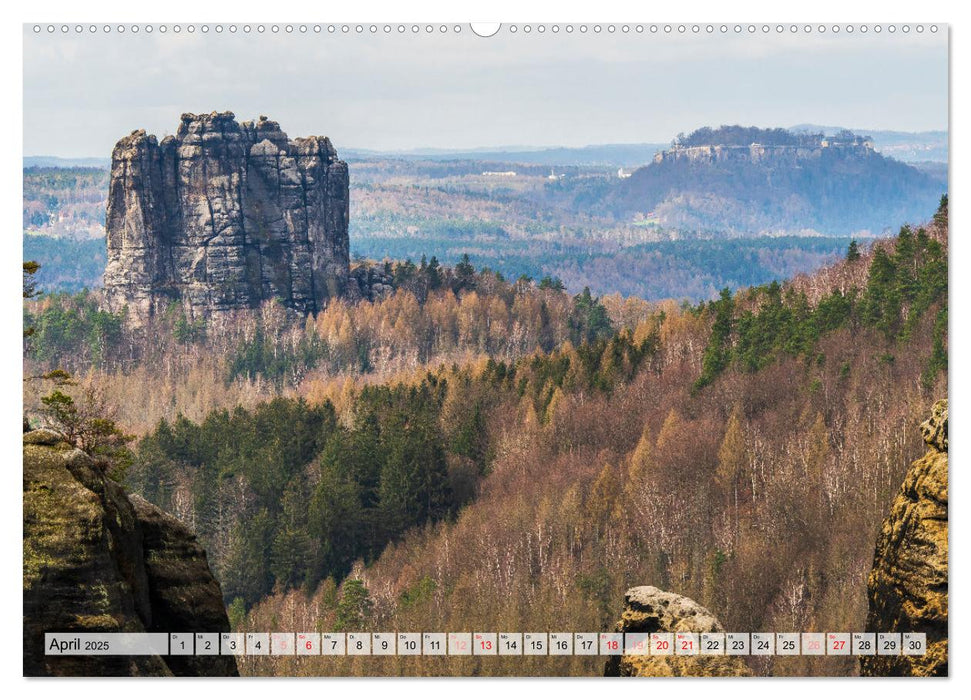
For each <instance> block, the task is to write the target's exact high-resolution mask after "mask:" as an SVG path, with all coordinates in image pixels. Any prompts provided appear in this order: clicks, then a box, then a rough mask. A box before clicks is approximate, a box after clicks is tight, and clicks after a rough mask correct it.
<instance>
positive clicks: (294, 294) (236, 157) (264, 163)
mask: <svg viewBox="0 0 971 700" xmlns="http://www.w3.org/2000/svg"><path fill="white" fill-rule="evenodd" d="M348 201H349V200H348V173H347V164H346V163H344V162H343V161H341V160H339V159H338V157H337V151H336V150H335V149H334V147H333V146H332V145H331V142H330V140H329V139H327V138H326V137H322V136H310V137H307V138H298V139H294V140H290V139H289V138H288V137H287V135H286V134H285V133H284V132H283V131H282V130H281V129H280V125H279V124H277V123H276V122H274V121H270V120H268V119H267V118H266V117H260V118H259V120H258V121H256V122H249V121H244V122H242V123H238V122H237V121H236V119H235V116H234V115H233V113H232V112H222V113H217V112H213V113H211V114H183V115H182V121H181V123H180V124H179V127H178V130H177V131H176V133H175V135H174V136H167V137H165V138H164V139H162V141H161V142H159V141H158V140H157V139H156V138H155V136H153V135H149V134H146V133H145V131H144V130H139V131H134V132H132V133H131V134H130V135H129V136H126V137H125V138H123V139H121V140H120V141H119V142H118V144H117V145H116V146H115V148H114V151H113V153H112V158H111V180H110V184H109V191H108V207H107V215H106V220H105V226H106V229H107V242H108V263H107V266H106V268H105V274H104V285H105V299H106V301H107V303H108V306H109V308H111V309H112V310H116V311H117V310H120V309H121V308H122V307H124V306H128V308H129V311H130V314H131V316H132V318H133V319H135V320H139V319H145V318H146V317H148V316H150V315H151V314H152V313H154V312H157V311H160V310H164V309H165V308H166V307H167V306H168V305H169V304H170V303H171V302H173V301H177V302H181V303H182V305H183V306H184V307H185V309H186V311H187V313H189V315H190V316H193V317H194V316H196V315H199V314H211V313H212V312H218V311H223V310H229V309H237V308H249V307H254V306H258V305H259V304H260V302H262V301H263V300H266V299H279V300H280V301H281V302H282V303H283V304H284V305H285V306H287V307H289V308H292V309H294V310H296V311H298V312H303V313H306V312H316V311H319V310H320V309H322V308H323V307H324V306H326V304H327V301H328V299H331V298H333V297H336V296H340V295H343V294H345V293H346V291H347V286H348V267H349V266H348V233H347V227H348Z"/></svg>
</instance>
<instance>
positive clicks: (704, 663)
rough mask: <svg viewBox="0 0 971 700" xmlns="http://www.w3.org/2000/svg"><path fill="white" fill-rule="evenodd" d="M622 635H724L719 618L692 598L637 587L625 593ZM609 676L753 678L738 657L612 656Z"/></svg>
mask: <svg viewBox="0 0 971 700" xmlns="http://www.w3.org/2000/svg"><path fill="white" fill-rule="evenodd" d="M615 629H616V631H618V632H697V633H702V632H724V631H725V628H724V627H722V625H721V623H720V622H719V621H718V618H716V617H715V615H714V614H713V613H712V612H711V611H709V610H708V609H707V608H705V607H704V606H702V605H700V604H699V603H696V602H695V601H693V600H692V599H691V598H686V597H684V596H681V595H678V594H677V593H670V592H668V591H662V590H661V589H659V588H655V587H654V586H637V587H635V588H631V589H629V590H628V591H627V593H625V594H624V610H623V612H622V613H621V617H620V620H619V621H618V622H617V625H616V627H615ZM604 675H606V676H750V675H752V672H751V670H750V669H749V667H748V666H747V665H746V664H745V662H744V661H742V659H741V658H739V657H737V656H647V655H644V656H640V655H624V656H612V657H610V658H609V659H608V661H607V664H606V667H605V669H604Z"/></svg>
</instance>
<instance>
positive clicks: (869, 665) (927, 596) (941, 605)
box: [860, 401, 948, 676]
mask: <svg viewBox="0 0 971 700" xmlns="http://www.w3.org/2000/svg"><path fill="white" fill-rule="evenodd" d="M920 429H921V435H922V436H923V438H924V442H925V443H926V445H927V452H926V453H925V454H924V456H923V457H921V458H920V459H918V460H916V461H915V462H913V463H912V464H911V465H910V470H909V471H908V472H907V475H906V477H905V478H904V482H903V485H902V486H901V487H900V491H899V492H898V493H897V496H896V497H895V498H894V501H893V504H892V505H891V507H890V514H889V515H888V516H887V518H886V519H885V520H884V521H883V527H882V529H881V531H880V536H879V538H878V540H877V546H876V551H875V553H874V557H873V569H872V570H871V572H870V575H869V577H868V579H867V593H868V598H869V609H868V613H867V622H866V629H867V630H868V631H871V632H924V633H925V634H926V635H927V652H926V653H925V654H924V655H921V656H909V655H903V656H863V657H860V673H861V674H862V675H865V676H946V675H947V645H948V642H947V639H948V633H947V608H948V593H947V589H948V528H947V521H948V515H947V481H948V479H947V469H948V460H947V447H948V442H947V401H938V402H937V403H936V404H935V405H934V408H933V410H932V412H931V417H930V418H929V419H928V420H926V421H924V422H923V423H922V424H921V426H920Z"/></svg>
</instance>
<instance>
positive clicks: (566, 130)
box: [23, 25, 948, 158]
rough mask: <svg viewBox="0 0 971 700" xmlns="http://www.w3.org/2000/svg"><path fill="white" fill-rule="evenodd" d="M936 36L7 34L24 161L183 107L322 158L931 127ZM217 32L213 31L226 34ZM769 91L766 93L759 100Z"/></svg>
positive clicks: (112, 137) (941, 117) (73, 153)
mask: <svg viewBox="0 0 971 700" xmlns="http://www.w3.org/2000/svg"><path fill="white" fill-rule="evenodd" d="M939 26H940V29H939V31H937V32H936V33H932V32H930V31H924V32H922V33H920V34H918V33H917V32H915V31H912V32H910V33H909V34H903V33H896V34H889V33H888V32H886V31H884V32H882V33H881V34H876V33H874V32H872V31H871V32H868V33H867V34H862V33H860V32H854V33H853V34H847V33H846V32H845V31H843V32H840V33H839V34H833V33H832V31H829V32H827V33H825V34H820V33H818V32H816V31H813V32H811V33H808V34H804V33H802V32H798V33H796V34H790V33H789V32H788V31H786V32H783V33H781V34H776V33H775V31H774V30H773V31H770V32H769V33H767V34H762V33H761V32H758V33H756V34H752V35H749V34H748V33H747V32H744V31H743V32H742V33H740V34H734V33H733V32H731V31H729V32H728V33H727V34H720V33H719V32H718V31H717V30H716V31H715V33H713V34H706V33H705V32H704V30H702V31H701V33H699V34H692V33H691V32H690V31H689V32H688V33H685V34H679V33H676V32H673V33H671V34H665V33H663V32H659V33H657V34H650V33H649V32H648V31H645V32H644V33H642V34H637V33H635V32H634V31H631V32H630V33H628V34H623V33H621V32H620V30H619V29H618V30H617V31H616V32H615V33H610V34H608V33H607V32H602V33H600V34H593V33H591V32H587V33H586V34H579V33H578V32H574V33H572V34H567V33H565V31H560V32H559V33H557V34H552V33H551V32H549V31H547V32H545V33H544V34H539V33H538V32H536V31H534V32H532V33H530V34H525V33H524V32H522V31H520V32H518V33H515V34H513V33H511V32H509V31H505V30H504V31H501V32H500V33H499V34H498V35H497V36H494V37H492V38H489V39H483V38H480V37H476V36H474V35H472V34H471V32H470V31H469V30H468V27H467V26H464V27H463V31H462V32H461V33H459V34H455V33H454V32H452V31H449V32H447V33H444V34H443V33H439V32H438V31H437V30H436V31H435V32H434V33H432V34H426V33H424V32H421V33H419V34H414V35H413V34H412V33H411V32H410V31H406V32H404V33H402V34H398V33H397V32H396V31H395V30H392V31H391V32H390V33H388V34H385V33H383V31H381V30H380V29H379V30H378V32H377V33H376V34H370V33H367V32H366V33H365V34H362V35H357V34H355V33H354V32H353V31H352V32H351V33H350V34H347V35H344V34H341V33H340V32H339V31H338V32H336V33H335V34H329V33H328V32H327V31H326V28H325V29H324V30H323V31H322V32H321V33H319V34H316V33H314V32H313V31H312V30H309V31H307V32H306V33H303V34H301V33H300V32H299V31H295V32H294V33H293V34H285V33H282V32H281V33H278V34H273V33H270V32H267V33H265V34H257V33H256V32H252V33H250V34H244V33H243V32H242V31H237V32H236V33H230V32H229V31H228V29H227V30H224V31H223V32H221V33H218V34H217V33H215V32H214V31H209V32H208V33H207V34H202V33H201V32H200V31H196V32H195V33H192V34H189V33H187V32H185V31H183V32H182V33H179V34H175V33H174V32H172V31H168V32H167V33H165V34H161V33H160V32H158V31H157V30H156V31H154V32H152V33H151V34H149V33H147V32H145V31H141V32H139V33H137V34H134V33H132V32H130V31H129V32H125V33H124V34H119V33H118V32H117V31H113V32H111V33H109V34H105V33H103V32H101V31H99V32H96V33H88V32H87V31H86V30H85V32H83V33H81V34H75V33H74V32H73V31H70V32H68V33H63V34H62V33H61V32H55V33H52V34H49V33H47V32H41V33H38V34H35V33H34V32H33V31H32V26H30V25H27V26H25V27H24V76H23V78H24V88H23V89H24V113H23V116H24V142H23V150H24V153H28V154H39V155H57V156H60V157H67V158H77V157H99V156H108V155H110V153H111V149H112V147H113V146H114V145H115V143H116V142H117V141H118V140H119V139H120V138H121V137H123V136H125V135H126V134H128V133H130V132H131V131H133V130H135V129H145V130H146V131H148V132H149V133H154V134H156V135H157V136H158V137H160V138H161V137H163V136H164V135H165V134H168V133H172V132H173V131H174V130H175V129H176V128H177V126H178V124H179V117H180V115H181V114H182V113H183V112H197V113H198V112H202V113H207V112H211V111H214V110H218V111H226V110H228V111H232V112H234V113H235V114H236V115H237V117H238V118H239V119H240V120H244V119H253V118H256V117H257V116H259V115H261V114H265V115H267V116H268V117H270V118H271V119H274V120H276V121H278V122H279V123H280V125H281V127H282V128H283V129H284V131H286V132H287V133H288V134H289V135H290V136H291V137H295V136H306V135H310V134H324V135H327V136H329V137H330V138H331V140H332V141H333V143H334V144H335V145H336V146H337V148H338V149H341V148H351V149H355V148H356V149H369V150H377V151H403V150H411V149H416V148H440V149H458V150H468V149H472V148H503V147H508V144H531V148H547V147H556V146H560V147H569V148H573V147H580V146H583V145H590V144H608V143H618V144H633V143H665V142H669V141H670V140H671V139H672V138H673V137H674V136H675V135H676V134H678V133H679V132H689V131H691V130H693V129H695V128H697V127H700V126H706V125H710V126H716V125H720V124H756V125H761V126H774V125H778V126H784V125H787V124H788V125H791V124H802V123H807V122H811V123H818V124H846V125H860V124H862V125H866V126H867V128H869V129H873V130H890V129H892V130H897V131H940V130H946V129H947V128H948V124H947V121H948V36H947V35H948V28H947V26H946V25H939ZM227 27H228V25H227ZM766 97H769V98H770V99H766Z"/></svg>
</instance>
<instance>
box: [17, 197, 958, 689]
mask: <svg viewBox="0 0 971 700" xmlns="http://www.w3.org/2000/svg"><path fill="white" fill-rule="evenodd" d="M412 267H413V268H414V269H406V268H402V269H401V270H397V269H392V271H393V272H394V273H395V277H396V281H397V290H396V291H395V293H394V294H393V295H392V296H390V297H388V298H387V299H384V300H381V301H377V302H374V303H360V304H346V303H343V302H335V303H334V304H332V305H331V306H330V307H329V308H328V309H326V310H325V311H323V312H322V313H320V314H319V315H318V316H317V317H316V318H314V317H310V318H307V319H294V318H292V317H290V316H288V315H287V313H286V312H284V311H283V310H282V309H281V308H280V307H278V306H275V305H267V306H265V307H264V308H262V309H261V310H259V311H258V312H251V313H245V314H244V313H239V314H237V315H236V316H235V317H232V318H227V319H224V320H223V321H222V322H220V323H218V324H217V323H205V322H202V321H199V320H192V319H187V318H185V317H184V316H183V315H182V314H181V312H180V311H179V310H178V309H176V308H173V309H171V310H170V312H169V313H168V314H165V315H164V316H163V317H162V318H159V319H157V321H156V322H155V325H153V326H152V327H151V328H149V329H147V330H141V331H136V330H132V329H130V328H129V327H128V326H127V325H126V324H125V323H124V319H123V318H120V317H117V316H114V315H111V314H106V313H105V312H102V311H99V310H98V304H97V301H98V300H97V297H96V295H94V294H92V293H86V294H79V295H55V296H45V297H42V298H39V299H35V300H29V301H28V302H26V303H25V314H26V317H25V321H26V322H28V323H29V324H30V325H31V326H32V327H34V328H35V332H34V334H33V336H32V337H31V338H28V339H27V340H26V341H25V342H26V343H27V347H26V350H25V357H26V360H25V362H26V365H27V374H28V375H30V376H40V375H42V374H43V373H44V372H46V371H49V370H50V369H53V368H55V367H60V368H63V369H66V370H68V371H70V372H72V373H73V374H74V375H75V376H76V377H77V378H79V380H80V382H81V385H82V386H84V387H92V388H94V389H96V391H97V392H98V396H99V400H100V401H101V402H102V403H103V405H106V406H110V407H113V408H114V410H115V418H116V419H117V420H118V421H119V424H121V425H122V426H123V427H124V428H125V429H126V430H128V431H131V432H133V433H137V434H138V435H140V436H141V439H140V440H139V441H138V442H137V443H136V444H135V445H134V447H133V459H132V463H131V465H130V467H129V468H128V471H127V475H126V477H125V478H126V480H127V484H128V486H129V487H130V488H131V489H132V490H133V491H135V492H138V493H141V494H142V495H144V496H145V497H146V498H148V499H149V500H150V501H153V502H154V503H157V504H158V505H160V506H161V507H163V508H165V509H166V510H169V511H171V512H173V513H175V514H176V515H177V516H178V517H180V518H181V519H183V520H184V521H186V522H188V523H189V524H190V525H192V527H193V528H194V529H195V531H196V532H198V533H199V537H200V539H201V541H202V542H203V543H204V545H205V546H206V549H207V551H208V553H209V556H210V562H211V565H212V566H213V569H214V571H215V572H216V574H217V577H218V578H219V579H220V581H221V583H222V585H223V591H224V594H225V596H226V600H227V603H228V604H229V606H230V612H231V617H232V619H233V624H234V625H235V626H236V627H237V628H238V629H240V630H259V631H265V630H269V629H273V630H277V629H279V630H293V631H313V630H325V631H326V630H339V629H346V630H355V629H360V630H375V631H388V630H395V629H396V630H401V631H423V630H424V631H445V630H451V631H460V630H468V631H473V630H476V631H482V630H490V631H492V630H495V631H533V630H537V631H541V630H550V631H560V630H564V631H588V630H589V631H598V630H605V629H608V628H609V627H610V626H612V624H613V622H614V620H615V619H616V617H617V616H618V614H619V609H620V605H621V601H622V594H623V591H624V590H625V589H626V588H627V587H629V586H632V585H638V584H653V585H657V586H659V587H661V588H666V589H669V590H674V591H677V592H678V593H681V594H684V595H687V596H690V597H692V598H694V599H696V600H698V601H699V602H701V603H702V604H703V605H705V606H707V607H709V608H710V609H711V610H713V611H714V612H715V613H716V614H717V615H718V617H719V618H720V620H721V621H722V623H723V624H724V625H725V626H726V628H729V629H736V630H740V631H757V630H770V631H786V630H800V631H802V630H820V631H823V630H846V631H849V630H853V629H860V628H862V626H863V621H864V617H865V613H866V595H865V575H866V572H867V571H868V570H869V566H870V564H871V560H872V556H873V543H874V541H875V537H876V533H877V531H878V529H879V525H880V522H881V520H882V518H883V516H884V514H885V512H886V510H887V507H888V504H889V502H890V499H891V498H892V496H893V494H894V493H895V492H896V490H897V488H898V487H899V484H900V481H901V479H902V476H903V474H904V472H905V470H906V467H907V465H908V463H909V462H910V461H911V460H912V459H913V458H915V457H916V456H918V455H919V454H920V453H921V451H922V444H921V440H920V436H919V433H918V430H917V425H918V423H919V421H920V419H921V418H922V416H923V415H924V414H925V413H926V411H927V409H928V408H929V407H930V405H931V404H932V403H933V401H934V400H935V399H938V398H943V397H945V396H946V392H947V201H946V198H945V199H944V200H942V203H941V208H940V209H939V211H938V212H937V214H936V215H935V216H934V217H933V219H932V220H931V221H930V222H928V224H927V225H926V226H924V227H921V228H916V229H914V228H909V227H905V228H903V229H901V231H900V233H899V235H898V236H897V237H895V238H893V239H888V240H883V241H878V242H876V243H874V244H873V245H872V246H871V247H870V248H868V249H863V248H860V247H857V246H853V247H851V249H850V250H849V251H848V252H847V255H846V258H845V260H843V261H842V262H840V263H837V264H836V265H833V266H831V267H829V268H826V269H823V270H820V271H819V272H817V273H814V274H811V275H804V276H801V277H798V278H795V279H793V280H790V281H788V282H785V283H783V284H771V285H765V286H762V287H758V288H751V289H743V290H739V291H737V292H735V293H730V292H728V291H726V292H724V293H723V294H722V295H721V297H720V298H718V299H716V300H715V301H712V302H710V303H706V304H701V305H698V306H679V305H678V304H675V303H671V302H664V303H656V304H649V303H646V302H642V301H640V300H637V299H634V298H628V299H621V298H620V297H602V298H599V299H598V298H596V297H593V296H591V295H590V294H589V293H586V294H580V295H576V296H573V297H571V296H570V295H568V294H567V293H566V292H564V291H563V290H562V289H561V286H560V285H558V284H557V281H556V280H552V279H546V280H543V281H542V282H541V283H539V284H537V283H535V282H533V281H531V280H528V279H525V278H524V279H520V280H518V281H516V282H510V281H506V280H504V279H502V277H501V276H500V275H496V274H495V273H493V272H490V271H488V270H484V271H475V270H472V269H471V268H470V267H467V266H462V265H460V266H457V267H456V268H454V269H446V268H440V267H438V266H436V265H434V264H433V263H424V264H423V265H421V266H412ZM42 385H43V381H38V382H28V383H27V385H26V388H25V405H26V407H27V409H28V412H32V413H34V414H35V415H40V412H41V409H42V408H43V406H42V405H41V404H40V403H39V400H38V397H39V395H40V394H41V393H43V392H44V391H46V389H45V388H44V387H43V386H42ZM752 663H753V664H754V665H755V668H756V670H757V671H758V672H760V673H771V674H776V675H781V674H795V673H810V674H835V675H845V674H850V673H853V672H854V669H855V663H854V660H853V659H852V658H849V657H847V658H841V657H822V658H819V657H764V658H760V659H757V660H753V661H752ZM240 664H241V669H242V670H243V672H244V673H256V674H265V673H273V674H296V675H299V674H312V675H316V674H333V673H363V672H367V673H369V674H398V673H422V674H435V673H460V674H465V673H481V674H502V673H513V674H531V673H535V674H569V673H575V674H597V673H600V672H602V667H601V661H600V660H598V659H596V658H595V657H593V658H592V659H591V658H584V657H546V658H542V659H539V658H530V657H526V658H519V659H517V660H516V661H515V662H514V663H510V662H509V661H508V660H506V659H503V658H501V657H500V658H496V659H492V658H479V657H469V658H448V659H438V658H434V657H388V658H382V657H368V658H351V657H348V658H342V659H337V658H327V657H322V658H321V657H317V658H293V659H279V658H272V659H269V658H267V659H263V658H260V657H245V658H241V659H240Z"/></svg>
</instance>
